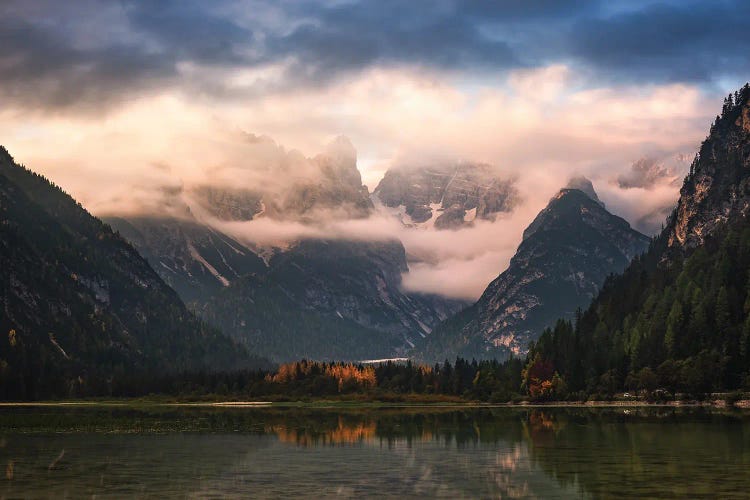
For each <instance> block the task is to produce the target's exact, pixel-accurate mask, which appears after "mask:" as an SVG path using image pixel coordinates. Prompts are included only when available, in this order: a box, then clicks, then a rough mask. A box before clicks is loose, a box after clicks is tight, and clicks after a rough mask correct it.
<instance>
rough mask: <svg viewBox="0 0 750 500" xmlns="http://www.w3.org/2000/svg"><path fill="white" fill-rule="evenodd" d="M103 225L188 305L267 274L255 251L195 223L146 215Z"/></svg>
mask: <svg viewBox="0 0 750 500" xmlns="http://www.w3.org/2000/svg"><path fill="white" fill-rule="evenodd" d="M238 210H242V209H241V208H238ZM104 220H105V221H106V222H107V223H108V224H109V225H111V226H112V227H113V228H115V229H116V230H117V231H118V232H119V233H120V235H122V236H123V237H124V238H125V239H127V240H128V241H129V242H130V243H131V244H132V245H133V246H135V247H136V248H137V249H138V251H139V252H140V253H141V255H143V256H144V257H145V258H146V259H147V260H148V261H149V262H150V263H151V265H152V266H153V267H154V269H155V270H156V272H157V273H158V274H159V276H160V277H161V278H162V279H163V280H164V281H165V282H166V283H167V284H168V285H169V286H171V287H172V288H174V289H175V290H176V291H177V293H178V294H179V295H180V297H181V298H182V300H184V301H185V302H187V303H194V302H197V303H204V302H206V301H208V300H209V299H210V298H211V297H213V296H215V295H216V294H217V293H219V292H220V291H221V290H222V289H223V288H224V287H226V286H229V284H230V282H232V281H234V280H236V279H237V278H240V277H242V276H245V275H248V274H258V273H263V272H265V269H266V264H265V262H264V261H263V259H262V258H261V257H260V256H259V255H257V254H256V251H255V250H254V249H252V248H250V247H249V246H247V245H246V244H244V243H242V242H240V241H238V240H237V239H236V238H233V237H231V236H229V235H227V234H224V233H222V232H220V231H217V230H215V229H213V228H212V227H211V226H209V225H206V224H202V223H201V222H199V221H198V220H197V219H195V218H193V219H188V218H172V217H158V216H146V215H143V216H131V217H127V218H125V217H115V216H110V217H106V218H105V219H104Z"/></svg>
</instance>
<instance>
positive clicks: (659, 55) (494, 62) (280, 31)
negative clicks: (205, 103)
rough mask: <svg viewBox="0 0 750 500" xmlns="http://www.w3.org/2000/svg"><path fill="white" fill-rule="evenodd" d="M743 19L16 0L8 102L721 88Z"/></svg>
mask: <svg viewBox="0 0 750 500" xmlns="http://www.w3.org/2000/svg"><path fill="white" fill-rule="evenodd" d="M748 14H750V5H748V4H747V2H741V1H739V0H735V1H721V2H711V3H706V2H698V1H694V0H689V1H686V2H676V1H669V2H662V3H656V2H651V1H647V0H644V1H632V0H628V1H624V0H622V1H617V2H604V1H603V0H581V1H576V2H567V3H564V5H563V3H562V2H555V1H551V0H545V1H542V2H519V1H515V0H507V1H503V2H482V1H479V0H477V1H474V0H471V1H458V0H442V1H439V2H422V1H415V2H406V3H404V2H400V1H396V0H381V1H374V0H351V1H327V0H325V1H324V0H318V1H309V2H268V1H262V0H244V1H241V0H219V1H216V2H200V1H197V0H190V1H179V2H178V1H176V0H168V1H160V2H139V1H133V0H123V1H117V2H115V1H95V0H72V1H69V2H65V3H61V2H55V1H52V0H32V1H26V0H6V1H5V2H2V5H0V19H1V20H2V21H0V70H1V71H2V78H0V97H2V98H3V99H4V100H5V101H8V102H11V103H12V104H13V105H14V106H23V107H25V108H26V109H27V110H34V111H37V112H46V113H49V112H54V113H61V112H64V113H84V112H85V113H90V114H101V113H103V112H110V111H112V109H114V108H117V107H119V106H124V105H127V103H128V101H129V100H131V99H134V98H141V97H143V96H145V95H155V94H158V93H160V92H163V91H164V90H165V89H169V90H170V91H173V92H180V93H184V94H185V95H186V96H189V98H191V99H200V100H210V101H212V102H214V103H215V102H217V101H227V100H231V101H232V102H235V103H236V102H244V101H247V100H255V101H256V102H257V101H259V100H261V99H264V98H266V97H269V96H276V95H288V94H294V93H297V92H300V91H303V92H304V91H308V90H310V89H311V88H318V89H320V88H325V87H335V86H337V85H339V84H340V83H341V82H342V81H347V80H348V81H351V80H357V79H359V78H360V77H361V76H362V75H363V74H364V73H368V72H370V71H373V70H404V69H406V68H409V69H411V70H414V71H423V72H428V73H439V74H441V75H442V77H444V78H450V79H456V80H460V81H462V82H463V83H464V84H466V85H474V84H475V83H476V82H477V81H482V82H485V83H487V82H492V81H497V80H498V79H500V80H502V79H505V77H507V75H508V74H509V73H511V72H514V71H517V70H519V69H529V70H536V69H540V68H545V67H550V66H556V65H565V66H567V67H570V68H571V69H573V70H574V71H576V72H578V73H580V74H581V75H585V79H586V80H587V81H589V82H596V84H597V85H613V86H619V85H622V83H623V82H624V81H625V82H629V83H635V82H639V83H640V84H646V85H654V84H664V83H698V84H701V85H704V86H706V87H710V88H712V89H713V88H715V87H716V86H719V87H723V86H725V85H726V82H728V81H732V82H734V81H737V82H739V79H740V78H741V77H743V76H744V75H746V74H747V71H748V69H750V67H749V65H750V62H748V58H747V57H746V54H745V51H744V47H745V46H746V45H747V44H748V42H750V38H749V37H750V33H748V30H747V29H746V27H745V23H744V19H746V18H747V17H748ZM740 83H741V82H740ZM724 90H728V89H724Z"/></svg>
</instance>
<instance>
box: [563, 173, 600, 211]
mask: <svg viewBox="0 0 750 500" xmlns="http://www.w3.org/2000/svg"><path fill="white" fill-rule="evenodd" d="M563 189H578V190H579V191H583V192H584V193H585V194H586V195H587V196H588V197H589V198H591V199H592V200H594V201H595V202H597V203H599V204H600V205H601V206H602V207H604V203H603V202H602V201H601V200H600V199H599V197H598V196H597V195H596V191H594V185H593V184H592V183H591V181H590V180H589V179H588V178H586V177H584V176H582V175H578V176H574V177H571V179H570V180H569V181H568V184H567V185H566V186H565V187H564V188H563Z"/></svg>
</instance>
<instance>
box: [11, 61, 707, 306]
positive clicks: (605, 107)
mask: <svg viewBox="0 0 750 500" xmlns="http://www.w3.org/2000/svg"><path fill="white" fill-rule="evenodd" d="M720 105H721V97H719V96H714V95H712V94H707V93H705V92H703V91H702V90H701V89H700V88H698V87H696V86H689V85H675V84H672V85H657V86H650V87H642V86H627V87H619V88H609V87H596V88H590V87H581V86H580V75H579V74H578V73H576V72H575V71H574V70H573V69H571V68H569V67H567V66H561V65H554V66H549V67H545V68H540V69H522V70H516V71H513V72H511V73H510V74H509V75H508V78H506V79H505V80H502V81H498V82H495V84H493V85H487V86H484V85H483V86H476V85H475V86H471V87H469V88H467V87H465V86H463V85H462V84H461V83H460V82H455V81H453V80H446V79H443V78H441V76H440V75H439V74H436V73H430V72H425V71H423V70H421V69H413V70H405V69H390V70H386V69H372V70H369V71H367V72H364V73H362V74H361V75H360V76H359V77H358V78H352V79H348V80H345V81H341V82H339V83H337V84H335V85H332V86H330V87H325V88H317V87H315V88H308V89H305V90H304V91H302V90H300V91H298V92H295V93H293V94H283V95H282V94H280V95H273V96H269V97H267V98H266V99H264V100H263V101H262V102H259V103H258V102H254V101H253V102H245V103H240V104H238V103H235V102H226V103H224V102H222V103H214V102H208V101H204V100H194V99H191V98H189V97H188V96H186V95H185V94H183V93H181V92H176V91H171V90H166V91H163V92H161V93H159V94H156V95H144V96H141V97H139V98H138V99H133V100H131V101H129V102H128V103H127V104H126V105H124V106H122V107H121V108H119V109H117V110H114V111H112V112H111V113H109V114H108V115H107V117H106V119H99V118H93V117H91V116H90V115H79V116H76V117H71V116H68V115H62V114H54V115H40V114H35V113H26V112H25V111H24V109H22V108H21V109H19V108H13V107H6V108H3V110H0V136H2V137H3V138H4V141H5V145H6V146H7V147H8V149H9V150H10V151H11V153H12V154H13V155H14V156H15V157H16V158H18V159H19V160H20V161H23V162H24V163H26V164H27V165H29V166H30V167H31V168H33V169H35V170H38V171H40V172H41V173H43V174H45V175H46V176H47V177H49V178H51V179H53V180H54V181H55V182H56V183H58V184H59V185H61V186H62V187H63V188H64V189H66V190H67V191H68V192H70V193H71V194H72V195H73V196H74V197H76V198H77V199H79V200H80V201H81V202H82V203H83V204H84V206H86V207H87V208H89V209H90V210H91V211H92V212H94V213H96V214H112V213H114V212H117V213H138V212H146V213H154V212H156V213H164V212H165V211H166V212H167V213H170V214H175V213H177V214H179V213H184V210H185V204H188V205H189V204H190V202H191V200H189V199H186V198H187V197H188V196H189V195H190V193H191V190H192V189H193V188H194V187H196V186H204V185H216V186H223V187H226V186H227V185H229V186H231V187H232V188H236V189H245V190H250V191H252V190H257V189H259V188H262V190H266V191H271V192H273V193H288V192H290V187H291V186H293V185H295V184H299V183H300V182H302V181H305V180H308V181H309V180H310V179H316V178H317V177H316V176H319V175H321V170H320V165H318V164H317V163H316V162H315V157H316V155H317V154H318V153H319V152H320V151H324V150H325V144H326V143H328V142H329V141H331V140H332V139H333V138H334V137H336V136H337V135H339V134H341V133H345V134H346V135H347V136H349V137H350V138H351V140H352V142H353V143H354V144H355V145H356V149H357V152H358V166H359V169H360V171H361V172H362V177H363V179H364V180H365V182H366V183H367V184H369V186H370V188H371V189H372V188H374V187H375V186H376V185H377V182H378V181H379V180H380V177H381V176H382V172H383V170H384V169H386V168H388V167H390V166H392V165H398V164H402V163H404V162H406V161H409V160H414V159H417V160H421V161H420V162H419V164H423V163H424V162H425V161H427V162H429V161H431V160H432V159H441V161H442V159H446V158H449V159H465V160H468V161H476V162H481V163H486V164H489V165H493V166H494V167H495V168H496V169H497V171H498V172H499V173H500V174H501V175H502V176H503V177H514V178H516V179H518V180H517V183H516V187H517V189H518V191H519V198H520V199H522V200H523V204H522V205H520V206H519V207H518V208H517V209H516V210H515V211H514V212H513V213H512V214H511V215H510V216H508V217H500V218H499V219H498V221H497V222H496V223H494V224H487V225H484V224H477V225H476V226H475V227H474V228H471V229H464V230H461V231H459V232H458V233H454V232H452V231H445V232H436V233H433V232H425V231H405V230H403V228H400V227H399V226H398V225H397V224H396V225H394V224H395V223H394V221H390V222H388V221H385V222H384V221H382V220H380V219H363V220H354V221H349V220H347V219H346V217H342V214H341V213H338V214H334V211H333V210H331V208H332V206H327V207H323V208H326V210H324V211H322V212H320V217H319V218H320V219H321V224H318V225H311V224H301V223H299V222H295V221H293V220H287V221H284V223H282V222H278V221H277V222H271V221H270V219H266V220H265V221H258V223H257V224H250V225H242V226H239V227H237V228H235V229H236V230H237V231H240V230H241V231H243V232H245V233H246V236H245V237H246V238H247V239H248V240H249V241H255V242H257V244H276V243H279V244H282V243H283V242H288V241H292V240H294V239H295V238H302V237H318V235H323V236H327V235H328V234H329V233H331V232H332V233H333V234H335V235H336V237H340V238H373V237H377V238H380V239H386V238H394V237H395V238H399V239H401V240H402V241H403V242H404V245H405V246H406V249H407V251H408V252H409V255H411V256H412V258H413V261H412V273H410V274H409V275H407V276H405V286H406V287H408V288H409V289H410V290H419V291H433V292H441V293H446V294H450V295H452V296H462V297H468V296H472V297H475V296H477V295H478V294H479V293H481V291H482V289H483V287H484V286H485V285H486V284H487V283H489V281H491V280H492V279H493V278H495V277H496V276H497V275H498V274H499V273H500V272H501V271H502V270H503V269H504V268H505V267H506V266H507V262H508V260H509V259H510V257H511V256H512V255H513V253H514V252H515V249H516V247H517V246H518V244H519V243H520V237H521V236H520V235H521V233H522V231H523V229H524V228H525V227H526V226H527V225H528V224H529V223H530V222H531V221H532V220H533V218H534V216H535V215H536V213H538V211H539V210H541V209H542V208H543V207H544V206H545V205H546V204H547V202H548V200H549V199H550V197H552V196H553V195H554V194H555V192H556V191H557V190H558V189H559V188H561V187H562V186H564V185H565V184H566V183H567V181H568V179H569V178H570V176H571V175H573V174H581V175H586V176H587V177H589V178H590V179H591V180H592V181H593V183H594V187H595V189H596V190H597V192H598V194H599V197H600V198H601V199H602V201H604V202H605V203H606V205H607V208H608V209H609V210H611V211H612V212H613V213H615V214H617V215H621V216H624V217H625V218H626V219H627V220H629V221H630V222H631V223H633V224H634V226H635V227H636V228H638V229H640V230H642V231H644V232H647V233H652V232H653V231H654V230H656V229H658V227H659V224H660V223H661V220H663V215H664V211H665V210H669V208H670V207H671V206H672V204H673V203H674V202H675V201H676V199H677V196H678V192H677V190H678V188H679V186H676V185H674V183H672V182H670V181H669V179H668V178H667V177H664V176H660V175H653V173H651V170H649V169H648V168H646V169H643V168H640V167H639V168H636V169H635V170H634V169H633V164H634V163H636V164H637V162H638V160H639V159H642V158H657V159H658V162H657V163H656V164H657V165H662V167H663V168H666V169H667V170H670V169H672V166H670V165H672V164H671V163H669V161H668V159H669V158H672V157H675V156H676V155H678V154H681V153H682V154H687V155H688V157H690V155H691V152H692V151H695V149H696V148H697V146H698V144H700V141H701V140H702V139H703V138H704V137H705V134H706V131H707V129H708V126H709V125H710V123H711V120H712V117H713V116H714V115H715V111H716V109H717V108H719V107H720ZM250 132H252V133H250ZM254 134H258V135H254ZM269 137H273V140H271V139H269ZM282 145H284V146H282ZM288 147H294V148H297V150H294V149H288ZM436 161H437V160H436ZM662 167H657V168H656V171H657V172H658V171H660V169H661V168H662ZM670 171H671V170H670ZM674 172H675V175H676V176H677V177H679V172H680V171H679V170H674ZM649 176H651V177H653V179H651V177H649ZM618 179H620V180H624V181H625V182H624V183H623V184H622V185H621V184H620V183H618ZM649 179H651V180H649ZM302 183H303V184H304V182H302ZM636 185H637V186H638V187H633V186H636ZM183 202H184V203H183ZM181 203H182V204H181ZM334 215H335V216H334ZM386 222H387V223H386ZM491 263H494V265H492V264H491ZM451 269H453V270H454V272H453V273H452V274H451ZM447 276H452V278H451V280H450V281H448V280H447V279H446V277H447Z"/></svg>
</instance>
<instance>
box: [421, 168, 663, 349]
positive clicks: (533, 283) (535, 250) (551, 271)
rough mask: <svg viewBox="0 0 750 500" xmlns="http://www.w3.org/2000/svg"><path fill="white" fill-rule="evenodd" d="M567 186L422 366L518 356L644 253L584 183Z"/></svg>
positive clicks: (439, 336) (442, 329) (434, 340)
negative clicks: (441, 361)
mask: <svg viewBox="0 0 750 500" xmlns="http://www.w3.org/2000/svg"><path fill="white" fill-rule="evenodd" d="M571 186H574V187H575V188H571V187H566V188H564V189H561V190H560V191H559V192H558V193H557V194H556V195H555V196H554V197H553V198H552V199H551V200H550V202H549V204H548V205H547V207H546V208H545V209H544V210H542V211H541V212H540V213H539V215H537V217H536V218H535V219H534V221H533V222H532V223H531V224H530V225H529V227H528V228H527V229H526V230H525V231H524V236H523V241H522V242H521V245H520V246H519V247H518V250H517V252H516V254H515V256H514V257H513V258H512V259H511V262H510V265H509V267H508V269H507V270H506V271H505V272H503V273H502V274H501V275H500V276H498V278H497V279H495V280H494V281H493V282H492V283H490V285H489V286H488V287H487V289H486V290H485V292H484V293H483V294H482V297H481V298H480V299H479V301H478V302H477V303H476V304H474V305H473V306H472V307H471V308H470V309H468V310H467V311H464V312H463V313H462V314H461V315H460V316H459V317H457V318H454V319H453V320H451V321H450V322H447V323H446V324H443V325H441V326H439V327H438V328H437V329H436V331H435V332H434V334H433V336H432V337H430V338H429V339H428V340H427V343H426V345H425V348H424V351H423V352H424V355H423V357H424V358H426V359H429V360H439V359H443V358H444V357H449V358H451V357H454V356H455V355H456V354H460V355H464V356H468V357H472V356H473V357H505V356H507V355H509V354H514V355H520V354H523V353H525V352H526V351H527V348H528V344H529V342H530V341H532V340H535V339H536V338H537V337H538V336H539V335H540V334H541V333H542V331H543V329H544V328H545V327H547V326H550V325H551V324H552V323H554V321H556V320H557V319H558V318H565V317H567V318H570V317H572V316H573V314H574V313H575V311H576V309H577V308H579V307H584V306H586V305H587V304H588V303H589V302H590V300H591V299H592V297H593V296H594V295H595V294H596V292H597V290H598V289H599V287H600V286H601V285H602V283H603V282H604V280H605V278H606V277H607V276H608V275H609V274H611V273H615V272H619V271H622V269H624V268H625V266H626V265H627V264H628V262H630V260H631V259H632V258H633V257H634V256H636V255H638V254H639V253H641V252H643V251H644V250H645V249H646V247H647V246H648V242H649V239H648V238H647V237H646V236H644V235H643V234H641V233H639V232H637V231H635V230H633V229H631V228H630V225H629V224H628V223H627V222H626V221H625V220H624V219H621V218H620V217H617V216H615V215H612V214H611V213H609V212H607V211H606V209H605V208H604V206H603V204H602V203H601V202H600V201H599V199H598V198H597V197H596V193H595V192H594V191H593V187H592V186H591V183H590V182H588V181H585V182H583V181H582V180H581V179H576V180H574V182H573V183H572V184H571ZM577 188H583V189H584V190H581V189H577ZM584 191H585V192H584Z"/></svg>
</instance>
